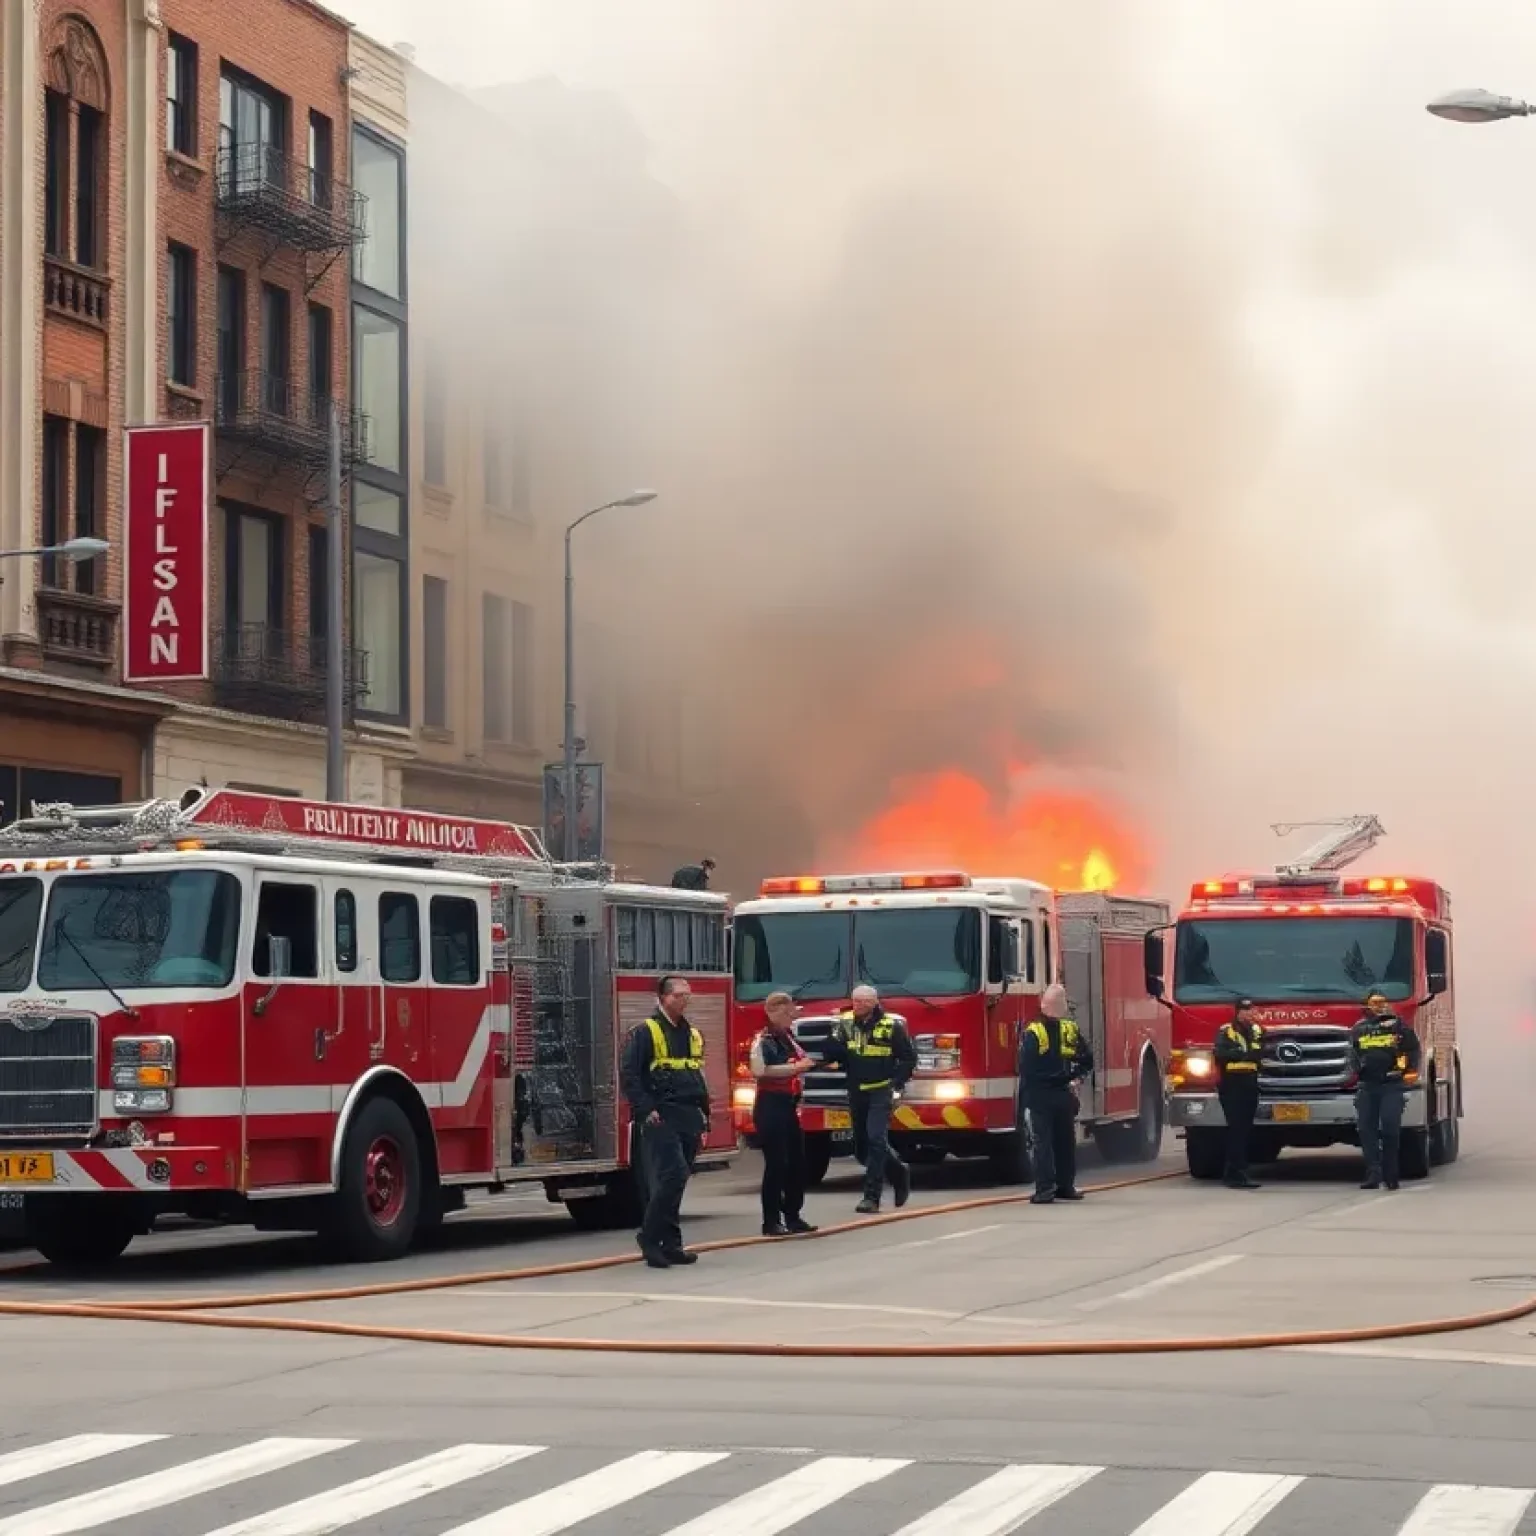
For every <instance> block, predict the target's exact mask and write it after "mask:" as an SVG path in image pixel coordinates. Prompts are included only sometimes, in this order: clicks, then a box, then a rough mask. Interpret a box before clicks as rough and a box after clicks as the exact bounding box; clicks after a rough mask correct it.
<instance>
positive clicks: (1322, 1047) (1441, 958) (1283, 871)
mask: <svg viewBox="0 0 1536 1536" xmlns="http://www.w3.org/2000/svg"><path fill="white" fill-rule="evenodd" d="M1306 825H1312V826H1325V827H1327V828H1329V830H1328V831H1327V832H1325V833H1324V835H1323V836H1322V837H1321V838H1320V839H1319V840H1318V842H1317V843H1316V844H1314V846H1312V847H1311V848H1309V849H1307V850H1306V852H1305V853H1303V854H1302V855H1301V856H1300V858H1299V859H1297V860H1296V861H1295V862H1293V863H1289V864H1280V865H1277V866H1276V867H1275V868H1274V869H1272V870H1270V871H1268V872H1266V873H1259V874H1247V875H1226V876H1222V877H1221V878H1219V879H1213V880H1204V881H1200V882H1197V883H1196V884H1195V885H1194V886H1193V887H1192V888H1191V890H1190V896H1189V905H1188V906H1187V907H1186V908H1185V909H1184V911H1182V912H1181V913H1180V914H1179V916H1178V920H1177V922H1176V923H1174V925H1173V929H1172V932H1173V946H1172V954H1171V956H1168V955H1167V954H1166V953H1165V945H1164V939H1163V935H1162V934H1161V933H1149V934H1148V935H1147V937H1146V940H1145V946H1146V952H1145V961H1146V966H1145V970H1146V975H1145V984H1146V988H1147V991H1148V993H1149V994H1150V995H1151V996H1152V997H1154V998H1157V999H1159V1000H1160V1001H1163V1002H1164V1005H1165V1006H1166V1007H1167V1008H1168V1009H1169V1010H1170V1014H1171V1019H1172V1036H1173V1042H1174V1051H1173V1059H1172V1061H1171V1063H1170V1065H1169V1073H1168V1086H1169V1105H1170V1119H1171V1121H1172V1123H1173V1124H1174V1125H1175V1126H1176V1127H1178V1128H1179V1129H1180V1130H1182V1131H1183V1133H1184V1147H1185V1153H1186V1157H1187V1160H1188V1163H1189V1171H1190V1173H1191V1174H1192V1175H1193V1176H1194V1177H1195V1178H1197V1179H1215V1178H1219V1177H1220V1176H1221V1173H1222V1169H1223V1165H1224V1161H1225V1158H1224V1146H1223V1137H1224V1134H1225V1129H1224V1128H1225V1121H1224V1119H1223V1117H1222V1112H1221V1103H1220V1101H1219V1099H1218V1098H1217V1096H1216V1067H1215V1061H1214V1057H1213V1055H1212V1046H1213V1044H1214V1041H1215V1036H1216V1031H1217V1030H1218V1028H1220V1026H1221V1025H1222V1024H1225V1023H1228V1022H1230V1020H1231V1018H1232V1005H1233V1002H1234V1001H1235V1000H1236V999H1238V998H1243V997H1246V998H1250V999H1252V1001H1253V1002H1254V1003H1255V1004H1257V1007H1256V1008H1255V1010H1254V1017H1255V1019H1256V1020H1257V1022H1258V1023H1260V1024H1261V1025H1263V1027H1264V1051H1263V1058H1262V1060H1261V1062H1260V1066H1259V1092H1260V1102H1259V1113H1258V1119H1257V1121H1256V1123H1255V1129H1254V1138H1253V1143H1252V1155H1253V1158H1254V1161H1255V1162H1272V1161H1274V1160H1275V1159H1276V1158H1278V1157H1279V1156H1280V1152H1281V1149H1282V1148H1283V1147H1327V1146H1333V1145H1337V1144H1345V1145H1355V1146H1358V1145H1359V1137H1358V1135H1357V1133H1356V1130H1355V1109H1354V1091H1355V1086H1356V1077H1355V1073H1354V1070H1353V1067H1352V1065H1351V1060H1350V1052H1349V1031H1350V1028H1351V1026H1353V1024H1354V1023H1355V1022H1356V1021H1357V1020H1358V1019H1359V1018H1360V1017H1361V1015H1362V1013H1363V1011H1364V1010H1363V1006H1362V1005H1363V1003H1364V1000H1365V998H1366V996H1367V995H1368V994H1369V993H1371V992H1380V993H1382V994H1383V995H1384V996H1385V997H1386V998H1387V999H1388V1001H1389V1002H1391V1003H1392V1005H1393V1007H1394V1009H1395V1010H1396V1012H1397V1014H1398V1015H1399V1017H1400V1018H1402V1019H1403V1020H1404V1022H1405V1023H1409V1024H1411V1025H1412V1026H1413V1028H1414V1030H1415V1031H1416V1032H1417V1034H1418V1036H1419V1040H1420V1043H1421V1045H1422V1046H1423V1052H1424V1060H1423V1065H1422V1068H1421V1077H1420V1082H1419V1084H1418V1085H1417V1086H1415V1087H1412V1088H1410V1089H1409V1090H1408V1098H1407V1103H1406V1105H1405V1107H1404V1112H1403V1130H1402V1172H1403V1177H1404V1178H1409V1179H1422V1178H1424V1177H1426V1176H1427V1175H1428V1173H1429V1171H1430V1168H1431V1167H1432V1166H1434V1165H1436V1164H1442V1163H1453V1162H1455V1160H1456V1156H1457V1153H1458V1151H1459V1149H1460V1145H1461V1131H1460V1122H1461V1118H1462V1112H1463V1111H1462V1086H1461V1053H1460V1050H1459V1048H1458V1046H1457V1041H1456V1003H1455V994H1454V989H1453V981H1454V976H1453V972H1452V968H1451V898H1450V893H1449V892H1448V891H1447V890H1446V889H1445V887H1444V886H1442V885H1440V884H1439V883H1438V882H1436V881H1434V880H1429V879H1424V878H1421V877H1419V876H1414V875H1370V876H1358V877H1352V878H1346V877H1345V876H1344V875H1343V874H1341V871H1342V870H1343V869H1345V868H1346V867H1347V866H1348V865H1350V864H1352V863H1353V862H1354V861H1355V860H1356V859H1357V858H1359V857H1360V856H1361V854H1363V853H1365V852H1367V851H1368V850H1369V849H1371V848H1372V847H1374V846H1375V844H1376V843H1377V842H1378V841H1379V840H1380V838H1381V837H1383V836H1384V835H1385V829H1384V828H1383V827H1382V825H1381V822H1380V821H1379V820H1378V819H1377V818H1376V817H1374V816H1354V817H1348V818H1344V819H1341V820H1339V821H1334V822H1321V823H1298V824H1294V825H1279V826H1276V827H1275V828H1274V830H1275V831H1276V832H1278V833H1281V834H1288V833H1290V832H1292V831H1294V830H1296V827H1297V826H1306ZM1170 970H1171V975H1170V974H1169V972H1170Z"/></svg>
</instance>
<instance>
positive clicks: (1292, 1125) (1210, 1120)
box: [1168, 1088, 1428, 1139]
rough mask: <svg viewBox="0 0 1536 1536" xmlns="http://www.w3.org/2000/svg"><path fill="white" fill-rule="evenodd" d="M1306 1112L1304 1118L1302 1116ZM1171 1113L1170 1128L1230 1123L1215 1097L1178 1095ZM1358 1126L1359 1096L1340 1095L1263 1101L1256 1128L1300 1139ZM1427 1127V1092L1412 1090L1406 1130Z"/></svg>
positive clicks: (1407, 1103)
mask: <svg viewBox="0 0 1536 1536" xmlns="http://www.w3.org/2000/svg"><path fill="white" fill-rule="evenodd" d="M1277 1105H1278V1107H1279V1108H1280V1110H1281V1111H1282V1113H1284V1112H1287V1111H1288V1112H1289V1114H1288V1116H1287V1118H1285V1119H1279V1118H1277V1117H1276V1113H1275V1111H1276V1107H1277ZM1303 1110H1304V1111H1305V1112H1306V1113H1305V1114H1304V1115H1303V1114H1300V1113H1299V1112H1300V1111H1303ZM1168 1111H1169V1113H1168V1122H1169V1124H1170V1125H1173V1126H1175V1127H1181V1128H1184V1129H1188V1128H1190V1127H1192V1126H1193V1127H1205V1128H1208V1129H1212V1130H1216V1129H1220V1128H1221V1127H1223V1126H1225V1125H1226V1123H1227V1117H1226V1116H1225V1115H1224V1114H1223V1113H1222V1112H1221V1100H1220V1099H1219V1098H1217V1097H1216V1095H1215V1094H1214V1093H1175V1094H1173V1095H1171V1096H1170V1098H1169V1101H1168ZM1293 1117H1294V1118H1293ZM1354 1123H1355V1096H1354V1094H1353V1093H1340V1094H1330V1095H1328V1096H1327V1097H1320V1098H1315V1099H1279V1100H1276V1099H1261V1100H1260V1101H1259V1113H1258V1116H1257V1118H1256V1119H1255V1121H1254V1128H1255V1129H1263V1130H1266V1131H1268V1130H1275V1131H1279V1132H1280V1133H1281V1134H1282V1135H1283V1134H1284V1133H1285V1132H1287V1131H1292V1130H1294V1131H1296V1132H1297V1133H1298V1139H1299V1138H1300V1137H1301V1136H1302V1135H1304V1133H1305V1132H1306V1130H1307V1128H1308V1127H1309V1126H1317V1127H1321V1128H1323V1129H1332V1128H1334V1127H1340V1128H1343V1127H1353V1126H1354ZM1426 1124H1428V1120H1427V1117H1426V1112H1425V1104H1424V1093H1423V1090H1422V1089H1419V1088H1410V1089H1409V1090H1408V1094H1407V1098H1406V1101H1405V1102H1404V1104H1403V1128H1404V1129H1405V1130H1419V1129H1421V1128H1422V1127H1423V1126H1425V1125H1426Z"/></svg>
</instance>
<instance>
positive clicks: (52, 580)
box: [38, 416, 69, 587]
mask: <svg viewBox="0 0 1536 1536" xmlns="http://www.w3.org/2000/svg"><path fill="white" fill-rule="evenodd" d="M68 495H69V421H68V420H67V419H66V418H65V417H63V416H44V417H43V484H42V506H41V508H40V509H39V510H40V512H41V523H40V527H39V529H38V534H39V537H40V541H41V543H42V546H43V548H45V549H47V548H49V547H50V546H52V545H54V544H62V543H63V542H64V540H65V539H66V538H67V537H68V535H67V534H66V533H65V529H66V528H68V526H69V515H68V511H67V507H68V503H67V499H66V498H67V497H68ZM59 565H60V562H59V560H58V557H57V556H55V555H44V556H43V571H42V576H43V585H44V586H45V587H57V586H58V585H59V574H60V570H59Z"/></svg>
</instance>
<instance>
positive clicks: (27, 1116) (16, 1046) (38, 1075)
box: [0, 1014, 96, 1141]
mask: <svg viewBox="0 0 1536 1536" xmlns="http://www.w3.org/2000/svg"><path fill="white" fill-rule="evenodd" d="M95 1129H96V1021H95V1019H93V1018H91V1017H90V1016H89V1015H82V1014H59V1015H54V1016H50V1017H48V1018H41V1017H39V1016H37V1015H31V1016H26V1015H23V1016H22V1018H21V1020H20V1021H19V1022H18V1020H17V1018H16V1017H15V1016H10V1017H0V1140H7V1141H14V1140H18V1139H26V1140H37V1139H38V1138H41V1137H55V1138H57V1137H69V1138H73V1137H85V1136H89V1135H91V1134H92V1132H93V1131H95Z"/></svg>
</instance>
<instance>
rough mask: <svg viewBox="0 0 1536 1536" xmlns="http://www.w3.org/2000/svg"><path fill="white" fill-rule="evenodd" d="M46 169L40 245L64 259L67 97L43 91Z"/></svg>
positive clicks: (66, 241)
mask: <svg viewBox="0 0 1536 1536" xmlns="http://www.w3.org/2000/svg"><path fill="white" fill-rule="evenodd" d="M44 97H45V102H46V108H45V129H44V132H45V135H46V144H45V150H44V153H45V170H44V192H43V196H44V213H43V249H44V250H45V251H46V252H47V253H48V255H50V256H56V257H58V258H59V259H60V260H67V259H68V255H69V243H68V242H69V99H68V97H66V96H61V95H60V94H59V92H57V91H47V92H45V93H44Z"/></svg>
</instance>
